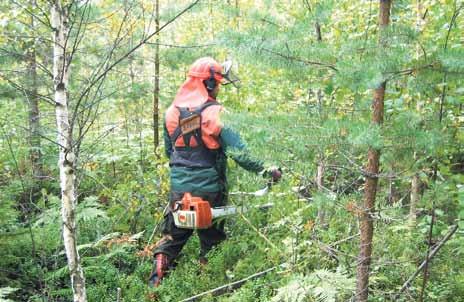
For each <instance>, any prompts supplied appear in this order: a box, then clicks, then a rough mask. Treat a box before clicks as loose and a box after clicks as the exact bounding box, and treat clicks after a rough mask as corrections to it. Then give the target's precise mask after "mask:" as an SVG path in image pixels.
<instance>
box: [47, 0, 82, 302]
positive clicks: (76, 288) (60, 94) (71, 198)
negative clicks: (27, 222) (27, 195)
mask: <svg viewBox="0 0 464 302" xmlns="http://www.w3.org/2000/svg"><path fill="white" fill-rule="evenodd" d="M51 24H52V28H53V42H54V43H53V86H54V94H55V103H56V107H55V111H56V124H57V132H58V138H57V142H58V144H59V146H60V147H59V148H60V150H59V161H58V166H59V170H60V187H61V217H62V229H63V242H64V248H65V252H66V257H67V260H68V268H69V273H70V277H71V287H72V291H73V300H74V302H85V301H87V297H86V291H85V279H84V272H83V270H82V267H81V265H80V259H79V253H78V251H77V242H76V241H77V240H76V236H77V235H76V220H75V208H76V194H75V188H74V185H75V182H74V179H75V175H74V172H75V171H74V164H75V155H74V153H73V146H72V126H71V125H70V124H69V115H68V83H69V75H70V70H69V62H68V60H67V56H66V44H67V40H68V34H69V27H68V12H67V11H66V9H65V8H64V7H63V6H62V3H61V1H60V0H55V1H54V2H53V4H52V7H51Z"/></svg>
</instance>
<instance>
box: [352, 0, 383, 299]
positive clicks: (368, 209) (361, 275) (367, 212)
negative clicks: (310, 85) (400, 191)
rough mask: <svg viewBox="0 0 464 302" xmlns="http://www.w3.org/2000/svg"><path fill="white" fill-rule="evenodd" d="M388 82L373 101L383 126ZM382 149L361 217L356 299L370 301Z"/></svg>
mask: <svg viewBox="0 0 464 302" xmlns="http://www.w3.org/2000/svg"><path fill="white" fill-rule="evenodd" d="M390 8H391V0H380V1H379V25H380V30H381V32H380V45H379V47H385V40H384V37H383V35H384V33H383V32H382V31H383V30H384V29H385V28H386V27H387V26H388V24H389V22H390ZM386 86H387V83H386V82H385V81H384V82H382V83H381V84H380V85H379V87H378V88H376V89H375V90H374V99H373V102H372V124H373V125H376V126H381V124H382V123H383V115H384V99H385V88H386ZM379 159H380V150H377V149H374V148H372V147H370V148H369V151H368V154H367V167H366V173H367V176H366V183H365V188H364V205H363V208H362V211H361V214H360V217H359V220H360V233H361V239H360V247H359V256H358V267H357V272H356V273H357V276H356V301H360V302H366V301H367V298H368V294H369V271H370V263H371V256H372V238H373V235H374V222H373V218H372V212H373V211H374V210H375V197H376V194H377V184H378V173H379Z"/></svg>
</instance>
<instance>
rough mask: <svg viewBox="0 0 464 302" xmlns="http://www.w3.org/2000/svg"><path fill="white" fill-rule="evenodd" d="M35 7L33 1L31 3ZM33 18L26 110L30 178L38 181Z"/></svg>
mask: <svg viewBox="0 0 464 302" xmlns="http://www.w3.org/2000/svg"><path fill="white" fill-rule="evenodd" d="M32 5H33V7H35V5H36V4H35V1H33V2H32ZM34 23H35V22H34V17H33V16H31V22H30V25H31V29H32V31H31V34H32V36H33V38H32V43H31V46H30V47H29V51H28V52H29V53H28V61H29V64H28V65H29V66H28V71H29V77H30V83H29V87H30V89H29V93H28V100H27V101H28V102H27V103H28V108H29V144H30V147H31V149H30V151H29V156H30V159H31V166H32V176H33V178H34V180H40V179H41V178H42V176H43V167H42V152H41V148H40V116H39V97H38V83H37V61H36V46H37V44H36V39H35V24H34Z"/></svg>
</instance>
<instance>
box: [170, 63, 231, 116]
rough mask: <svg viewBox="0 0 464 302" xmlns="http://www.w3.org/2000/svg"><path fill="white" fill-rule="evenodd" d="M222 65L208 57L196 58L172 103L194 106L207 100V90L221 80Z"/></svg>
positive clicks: (180, 105)
mask: <svg viewBox="0 0 464 302" xmlns="http://www.w3.org/2000/svg"><path fill="white" fill-rule="evenodd" d="M222 70H223V68H222V66H221V64H219V63H218V62H217V61H216V60H214V59H213V58H210V57H204V58H200V59H198V60H196V61H195V62H194V63H193V65H192V66H191V67H190V70H189V72H188V79H187V80H186V81H185V82H184V84H182V86H181V87H180V89H179V91H178V92H177V95H176V97H175V98H174V101H173V105H174V106H178V107H188V108H194V107H198V106H200V105H202V104H204V103H206V102H207V101H208V90H213V89H214V88H215V87H216V85H219V84H220V83H221V81H222V80H223V78H224V76H223V75H222Z"/></svg>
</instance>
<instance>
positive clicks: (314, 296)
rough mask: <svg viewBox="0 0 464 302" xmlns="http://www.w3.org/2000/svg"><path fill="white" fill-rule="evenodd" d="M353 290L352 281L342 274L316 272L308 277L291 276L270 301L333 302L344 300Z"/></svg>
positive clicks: (324, 271) (323, 271)
mask: <svg viewBox="0 0 464 302" xmlns="http://www.w3.org/2000/svg"><path fill="white" fill-rule="evenodd" d="M353 290H354V279H353V278H349V277H347V276H346V275H345V274H344V273H341V272H330V271H326V270H316V271H314V272H312V273H311V274H309V275H295V276H293V277H292V278H291V279H290V281H289V282H288V284H287V285H285V286H284V287H281V288H279V289H278V290H277V294H276V295H275V296H274V297H273V298H272V300H271V301H288V302H290V301H292V302H293V301H296V302H299V301H320V302H335V301H340V300H342V299H343V297H345V299H346V297H347V296H349V294H350V293H351V292H352V291H353ZM347 294H348V295H347Z"/></svg>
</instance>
